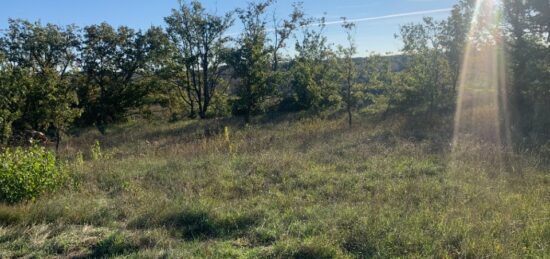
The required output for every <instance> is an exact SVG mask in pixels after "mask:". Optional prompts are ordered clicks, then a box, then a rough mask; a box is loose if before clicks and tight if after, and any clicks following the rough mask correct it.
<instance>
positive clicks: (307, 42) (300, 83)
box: [285, 27, 342, 111]
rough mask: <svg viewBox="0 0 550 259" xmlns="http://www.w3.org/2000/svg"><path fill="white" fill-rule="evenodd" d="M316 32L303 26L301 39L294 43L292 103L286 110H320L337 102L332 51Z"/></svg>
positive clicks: (338, 99) (339, 99)
mask: <svg viewBox="0 0 550 259" xmlns="http://www.w3.org/2000/svg"><path fill="white" fill-rule="evenodd" d="M322 30H323V27H321V29H319V30H318V31H315V30H311V29H308V28H306V29H304V31H303V39H302V40H301V42H297V43H296V51H297V53H298V55H297V57H296V59H295V61H294V64H293V66H292V77H291V78H292V79H291V87H292V89H291V90H292V91H291V96H289V97H286V98H287V100H288V99H290V101H291V102H292V103H291V104H285V105H290V106H291V107H287V108H286V109H291V110H302V109H311V110H314V111H322V110H325V109H327V108H329V107H334V106H338V105H339V103H340V101H341V99H342V98H341V96H340V93H339V84H338V82H337V81H335V80H334V78H337V77H338V70H337V69H336V67H337V66H338V64H337V60H336V56H335V53H334V52H333V51H332V50H331V47H330V45H329V44H328V43H327V38H326V37H325V36H323V34H322Z"/></svg>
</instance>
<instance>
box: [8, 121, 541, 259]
mask: <svg viewBox="0 0 550 259" xmlns="http://www.w3.org/2000/svg"><path fill="white" fill-rule="evenodd" d="M275 121H278V122H273V123H257V124H254V125H253V126H243V125H241V124H239V123H238V122H236V121H231V120H211V121H203V122H196V121H191V122H179V123H174V124H165V123H159V122H157V123H154V122H153V123H144V122H132V123H127V124H124V125H118V126H116V127H114V128H112V129H110V131H109V132H108V134H107V135H106V136H101V135H99V134H98V133H97V132H96V131H94V130H87V131H84V132H82V133H81V134H80V136H78V137H72V138H70V139H68V140H66V142H65V143H62V145H61V147H62V153H63V155H62V156H63V157H65V158H66V159H67V160H68V161H69V163H70V165H69V166H70V168H71V170H72V171H73V172H74V177H73V178H74V180H73V182H72V184H71V185H70V186H68V187H67V188H66V189H65V190H62V191H59V192H57V193H54V194H51V195H48V196H45V197H41V198H39V199H37V200H35V201H34V202H29V203H25V204H19V205H11V206H10V205H0V222H1V223H2V224H1V225H2V226H1V227H0V257H2V258H5V257H17V256H23V255H34V256H37V257H67V256H68V257H76V258H78V257H108V256H121V257H139V258H142V257H146V258H158V257H168V258H174V257H176V258H193V257H197V258H203V257H204V258H224V257H228V258H234V257H237V258H238V257H244V258H249V257H250V258H257V257H261V258H265V257H274V258H288V257H294V258H363V257H380V258H386V257H395V256H407V257H427V256H435V257H456V258H458V257H460V258H463V257H469V258H479V257H496V258H503V257H529V256H532V257H545V256H548V255H549V254H550V170H548V168H544V167H542V166H540V160H539V159H538V158H537V157H536V156H535V155H532V154H525V155H523V156H514V157H513V158H509V159H513V165H514V168H513V170H499V169H498V168H497V167H496V166H495V165H494V164H491V163H490V162H488V161H491V159H488V157H490V156H491V153H490V152H484V150H485V147H483V146H482V145H481V144H477V145H471V146H470V148H469V149H468V150H464V151H463V152H459V153H457V154H454V155H451V151H450V146H449V139H450V134H449V133H448V130H445V129H440V130H441V131H437V129H422V130H420V129H416V130H413V129H411V127H412V126H411V124H407V123H405V122H404V121H403V120H400V119H392V120H388V121H385V122H376V121H370V120H367V119H362V120H361V119H359V120H357V121H358V124H356V125H355V126H354V127H353V129H348V128H347V127H345V125H346V124H345V121H344V120H343V119H342V118H333V119H300V118H290V119H289V118H283V119H281V120H275ZM226 126H227V130H225V127H226ZM204 128H207V129H208V130H204ZM445 132H447V133H445ZM96 140H97V141H98V142H99V146H95V148H94V147H93V146H94V143H95V141H96ZM92 150H93V151H92Z"/></svg>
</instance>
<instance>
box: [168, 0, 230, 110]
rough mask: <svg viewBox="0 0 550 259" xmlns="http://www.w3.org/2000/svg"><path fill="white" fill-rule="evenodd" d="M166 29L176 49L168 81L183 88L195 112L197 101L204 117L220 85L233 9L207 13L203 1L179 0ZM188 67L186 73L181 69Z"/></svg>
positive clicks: (180, 89)
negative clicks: (224, 13) (181, 0)
mask: <svg viewBox="0 0 550 259" xmlns="http://www.w3.org/2000/svg"><path fill="white" fill-rule="evenodd" d="M165 21H166V23H167V25H168V28H167V33H168V35H169V38H170V40H171V42H172V45H173V47H174V49H175V53H174V56H173V57H172V59H171V62H170V65H171V67H170V70H172V71H171V73H169V75H168V77H170V79H169V81H171V82H172V83H173V85H174V86H175V87H176V88H177V89H178V91H180V92H181V93H182V94H181V97H182V98H183V99H184V101H185V102H186V103H187V104H188V105H189V109H190V113H191V114H190V116H191V117H192V116H194V113H195V105H196V106H197V107H196V108H197V110H198V114H199V116H200V117H201V118H202V119H204V118H206V116H207V113H208V110H209V107H210V105H211V102H212V100H213V99H214V96H215V94H216V93H217V92H216V88H218V86H219V85H220V79H221V73H222V72H223V70H222V63H223V59H222V55H223V54H224V48H225V44H226V43H227V42H228V41H229V37H227V36H225V35H224V34H225V32H226V31H227V29H229V28H230V27H231V26H232V24H233V18H232V13H231V12H229V13H227V14H226V15H225V16H216V15H213V14H208V13H207V12H206V9H205V8H204V7H203V6H202V4H201V3H200V1H196V0H194V1H191V3H189V4H187V3H186V2H180V8H179V9H173V10H172V14H171V15H170V16H168V17H166V18H165ZM181 71H185V73H181Z"/></svg>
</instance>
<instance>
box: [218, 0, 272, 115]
mask: <svg viewBox="0 0 550 259" xmlns="http://www.w3.org/2000/svg"><path fill="white" fill-rule="evenodd" d="M272 2H273V1H266V2H262V3H249V5H248V7H247V8H246V9H238V10H237V14H238V17H239V19H240V20H241V22H242V24H243V32H242V33H241V35H240V37H239V38H238V39H237V41H236V44H237V47H236V48H235V49H234V50H232V51H231V53H230V54H229V57H228V63H229V64H230V65H231V67H232V68H233V73H234V74H233V77H235V78H237V79H239V80H240V82H239V83H238V86H237V97H238V100H237V101H236V103H235V105H236V107H235V108H236V109H237V110H238V112H239V113H241V112H242V113H243V114H244V118H245V121H246V122H247V123H248V122H250V116H251V115H252V113H254V112H257V111H259V110H261V108H262V107H261V105H262V103H263V102H264V101H265V99H266V98H267V97H268V96H270V95H271V94H272V93H273V84H270V83H269V80H270V75H271V71H272V70H271V68H272V67H271V64H270V54H271V50H270V49H269V48H268V45H267V43H268V39H267V35H266V19H265V12H266V10H267V8H268V6H269V5H270V4H271V3H272Z"/></svg>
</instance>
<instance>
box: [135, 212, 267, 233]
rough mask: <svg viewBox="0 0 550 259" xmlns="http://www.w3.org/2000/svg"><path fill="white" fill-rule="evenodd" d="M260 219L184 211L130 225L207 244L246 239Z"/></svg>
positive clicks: (140, 219) (154, 216) (248, 216)
mask: <svg viewBox="0 0 550 259" xmlns="http://www.w3.org/2000/svg"><path fill="white" fill-rule="evenodd" d="M259 219H260V217H259V216H258V215H255V214H244V215H242V214H239V215H225V216H224V217H219V216H216V215H213V214H212V213H210V212H208V211H206V210H203V209H184V210H180V211H172V212H167V213H160V214H159V215H151V214H147V215H144V216H141V217H139V218H137V219H136V220H134V221H132V222H130V224H129V226H130V227H134V228H140V229H144V228H149V227H164V228H166V229H167V230H169V231H170V232H171V233H172V234H173V235H174V236H176V237H179V238H183V239H186V240H206V239H215V238H230V237H234V236H238V235H242V234H244V233H245V232H246V231H247V230H248V229H249V228H251V227H253V226H255V225H257V223H258V222H259Z"/></svg>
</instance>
